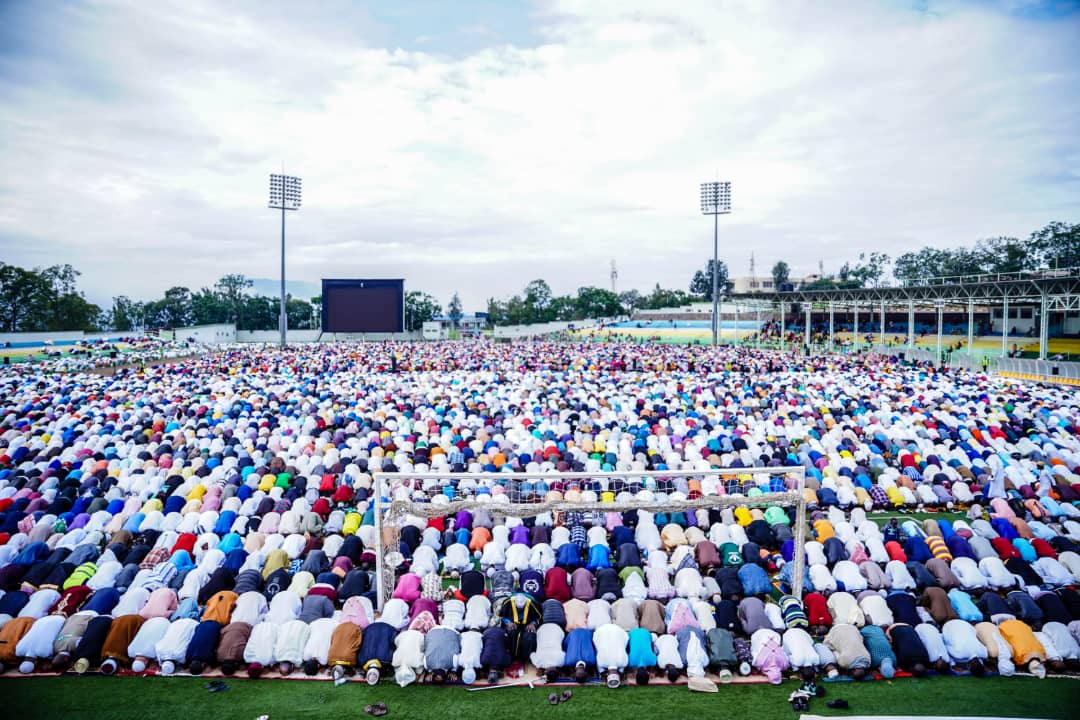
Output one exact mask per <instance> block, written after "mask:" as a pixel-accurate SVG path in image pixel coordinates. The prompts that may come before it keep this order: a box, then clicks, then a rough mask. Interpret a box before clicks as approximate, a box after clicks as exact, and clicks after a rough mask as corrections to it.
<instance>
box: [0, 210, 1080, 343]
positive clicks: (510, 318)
mask: <svg viewBox="0 0 1080 720" xmlns="http://www.w3.org/2000/svg"><path fill="white" fill-rule="evenodd" d="M890 266H891V268H892V273H891V275H892V277H893V278H895V280H896V282H898V283H899V284H902V285H919V284H923V283H926V282H927V281H929V280H930V279H931V278H936V277H946V276H957V275H981V274H993V273H1011V272H1020V271H1026V270H1037V269H1040V268H1043V269H1055V268H1057V269H1066V268H1077V267H1080V224H1069V223H1065V222H1052V223H1049V224H1048V225H1046V226H1045V227H1043V228H1040V229H1039V230H1036V231H1034V232H1032V233H1031V234H1030V235H1029V236H1028V237H1027V238H1026V239H1020V238H1015V237H995V238H987V239H983V240H979V241H978V242H976V243H975V244H974V245H972V246H970V247H959V248H934V247H929V246H927V247H923V248H921V249H919V250H913V251H909V252H905V253H903V254H901V255H899V256H897V257H896V259H895V260H893V259H891V258H890V257H889V255H887V254H885V253H883V252H870V253H859V255H858V256H857V258H852V260H849V261H847V262H845V263H844V264H843V265H842V266H841V267H840V269H839V270H838V271H837V272H835V273H832V274H828V275H825V274H824V273H822V276H821V277H819V278H818V279H817V280H815V281H813V282H811V283H805V284H803V285H802V287H803V288H804V289H829V288H859V287H871V286H877V285H883V284H888V282H889V280H888V278H889V268H890ZM712 272H713V263H712V260H711V259H710V260H708V261H707V262H706V263H705V264H704V267H703V268H702V269H700V270H697V271H695V272H694V274H693V276H692V277H691V278H690V282H689V284H688V288H687V290H681V289H673V290H672V289H666V288H662V287H661V286H660V284H659V283H657V284H656V286H655V287H653V288H652V290H651V291H650V292H648V293H641V292H638V291H637V290H627V291H625V292H621V293H615V292H612V291H611V290H607V289H604V288H599V287H593V286H585V287H580V288H578V289H577V292H576V293H573V294H568V295H555V294H554V293H553V292H552V290H551V286H550V285H549V284H548V283H547V281H546V280H543V279H537V280H533V281H532V282H530V283H529V284H528V285H526V286H525V288H524V290H523V291H522V292H521V293H519V294H517V295H513V296H511V297H509V298H506V299H498V298H494V297H493V298H490V299H489V300H488V303H487V312H488V322H489V323H491V324H495V325H517V324H527V323H540V322H552V321H558V320H561V321H572V320H583V319H586V318H597V317H612V316H616V315H622V314H627V315H629V314H633V312H634V311H635V310H642V309H662V308H675V307H681V306H684V305H687V304H689V303H692V302H707V301H710V300H712ZM790 273H791V269H790V266H789V265H788V264H787V263H786V262H784V261H783V260H781V261H779V262H777V263H776V265H774V266H773V268H772V277H773V281H774V282H775V283H776V286H779V285H781V284H782V283H786V282H788V281H789V278H790ZM717 276H718V280H719V282H718V287H719V289H720V294H721V296H726V295H727V294H728V293H729V292H730V290H731V285H732V284H731V282H730V280H729V271H728V267H727V265H726V264H725V263H724V262H720V263H719V264H718V265H717ZM78 277H79V272H78V271H77V270H75V269H74V268H73V267H72V266H71V265H52V266H49V267H46V268H33V269H30V270H27V269H25V268H21V267H18V266H16V265H10V264H7V263H3V262H0V331H2V332H41V331H59V330H100V329H111V330H118V331H129V330H136V329H145V328H153V327H184V326H190V325H210V324H215V323H235V324H236V326H237V328H238V329H240V330H274V329H276V328H277V323H278V312H279V306H280V301H279V300H278V298H276V297H268V296H263V295H254V294H251V293H250V292H249V291H250V289H251V287H252V282H251V280H249V279H247V278H246V277H244V276H243V275H239V274H230V275H225V276H224V277H222V278H221V279H220V280H218V281H217V282H216V283H215V284H214V285H213V286H212V287H203V288H201V289H199V290H195V291H192V290H191V289H189V288H187V287H182V286H175V287H171V288H169V289H168V290H166V291H165V293H164V294H163V296H162V297H161V298H158V299H156V300H148V301H143V302H140V301H136V300H132V299H131V298H130V297H128V296H126V295H118V296H117V297H114V298H113V303H112V307H110V308H104V309H103V308H100V307H98V306H97V305H95V304H94V303H91V302H89V301H88V300H87V299H86V297H85V296H84V295H83V294H82V293H81V292H80V291H79V290H78V289H77V288H76V282H77V280H78ZM320 304H321V298H318V297H315V298H311V299H310V301H309V300H303V299H300V298H293V297H291V296H290V297H288V298H287V301H286V305H285V312H286V315H287V316H288V320H289V327H290V328H292V329H294V330H305V329H311V328H317V327H318V326H319V320H320V318H319V314H320ZM448 312H449V314H450V316H451V317H452V318H453V319H454V320H455V321H457V320H459V319H460V318H461V317H462V307H461V300H460V298H459V297H458V295H457V293H455V294H454V297H453V298H452V299H451V301H450V305H449V306H448ZM441 314H442V306H441V305H440V304H439V303H438V302H437V301H436V300H435V298H434V297H432V296H431V295H429V294H428V293H425V292H420V291H409V292H407V293H406V295H405V322H406V328H407V329H409V330H419V329H420V328H421V327H423V324H424V323H425V322H426V321H428V320H431V319H433V318H435V317H438V316H440V315H441Z"/></svg>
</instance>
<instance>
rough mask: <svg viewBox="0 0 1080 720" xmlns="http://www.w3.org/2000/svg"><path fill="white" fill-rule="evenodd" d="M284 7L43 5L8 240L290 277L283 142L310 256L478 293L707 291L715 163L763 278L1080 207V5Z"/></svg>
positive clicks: (15, 154)
mask: <svg viewBox="0 0 1080 720" xmlns="http://www.w3.org/2000/svg"><path fill="white" fill-rule="evenodd" d="M258 7H259V6H253V8H252V10H251V11H250V12H242V11H239V10H236V9H234V8H235V6H234V5H232V4H223V5H215V4H210V3H200V2H194V3H193V2H185V3H173V4H165V3H153V4H145V3H136V2H126V3H108V4H105V5H101V6H99V5H93V6H85V7H84V6H75V7H74V8H73V9H71V10H69V11H67V12H57V13H55V14H54V15H52V16H50V17H49V18H46V19H44V20H39V22H44V23H46V29H48V30H53V31H55V33H54V34H52V35H50V38H51V40H52V49H51V51H50V54H42V52H38V53H33V52H31V53H27V54H24V55H21V56H20V55H13V56H11V57H10V58H8V60H9V62H8V63H7V64H6V68H7V70H6V72H4V74H2V75H0V153H2V156H3V157H4V159H5V161H4V165H5V172H4V173H3V174H0V243H2V247H3V255H4V259H5V261H8V262H22V263H25V264H50V263H54V262H72V263H73V264H75V265H76V266H77V267H78V268H80V269H82V270H83V271H84V277H83V283H82V284H83V286H84V287H85V288H86V290H87V291H88V294H89V295H90V296H91V297H92V298H93V299H95V300H98V301H100V302H107V299H108V297H109V296H111V295H113V294H117V293H120V292H126V293H128V294H131V295H134V296H137V297H138V296H142V297H149V296H153V295H157V294H158V293H160V292H161V291H162V290H164V289H165V288H166V287H168V286H169V285H172V284H186V285H189V286H191V287H199V286H202V285H209V284H212V283H213V281H214V280H215V279H216V278H217V277H218V276H220V275H221V274H223V273H225V272H244V273H246V274H248V275H250V276H255V277H272V276H273V275H274V274H275V272H276V268H277V254H276V253H277V247H278V245H277V237H278V235H277V233H278V225H277V224H278V222H279V219H278V217H277V216H276V215H275V213H274V212H273V211H270V210H267V209H265V189H266V185H267V180H266V178H267V174H268V173H270V172H276V171H279V170H280V168H281V166H282V163H284V167H285V169H286V171H287V172H295V173H296V174H299V175H302V176H303V177H304V193H305V199H304V209H303V210H302V211H301V212H300V213H297V214H292V215H290V217H289V220H288V239H289V247H290V250H289V266H290V276H292V277H294V278H295V279H298V280H308V281H317V280H318V278H319V277H322V276H334V277H341V276H348V275H354V276H369V275H386V276H394V277H396V276H404V277H406V279H407V284H408V286H409V287H410V288H416V289H425V290H429V291H430V292H432V293H433V294H435V295H436V296H437V297H439V298H440V299H441V300H442V301H443V302H444V303H445V302H446V301H447V300H448V299H449V296H450V294H451V293H452V292H453V291H454V290H460V291H461V294H462V297H463V299H464V300H465V303H466V306H467V308H469V309H482V305H483V302H484V300H485V298H487V297H488V296H490V295H495V296H505V295H508V294H510V293H513V292H517V291H519V290H520V288H521V287H522V286H523V285H524V284H525V282H527V281H528V280H530V279H532V278H534V277H545V278H546V279H548V280H549V282H551V284H552V286H553V288H554V289H555V290H556V292H572V291H573V290H574V289H575V288H577V287H578V286H579V285H585V284H595V285H600V286H606V285H607V282H608V280H607V272H608V262H609V260H610V258H616V260H617V262H618V265H619V272H620V286H621V287H622V288H628V287H638V288H640V289H645V288H648V287H651V286H652V285H653V284H654V283H655V282H660V283H661V284H663V285H665V286H679V287H683V286H685V285H686V283H687V282H688V280H689V277H690V275H691V274H692V272H693V270H694V269H696V268H697V267H698V266H699V265H701V264H702V263H703V261H704V259H705V258H706V257H707V256H709V255H710V254H711V228H710V225H711V223H709V221H708V220H707V219H706V218H702V217H700V216H699V215H697V184H698V183H699V182H701V181H703V180H708V179H712V178H713V177H715V176H716V175H717V174H719V175H720V176H721V177H723V178H727V179H731V180H732V181H733V182H734V183H735V189H734V198H735V213H734V214H732V215H731V216H729V217H725V218H723V219H722V220H721V242H722V248H723V250H722V256H723V257H724V258H725V259H726V260H727V261H728V263H729V264H730V265H731V266H732V267H733V271H734V272H735V273H737V274H741V273H744V272H745V271H746V267H747V263H748V260H749V255H750V252H751V250H753V251H754V253H755V255H756V257H757V261H758V267H759V268H767V267H769V266H770V265H771V264H772V262H774V261H775V260H777V259H786V260H787V261H788V262H789V263H790V264H791V265H792V267H793V269H794V271H795V272H796V273H797V274H798V273H804V272H810V271H813V270H816V268H817V264H818V260H819V258H820V259H823V260H824V262H825V265H826V268H835V267H837V266H839V265H840V264H841V263H842V262H843V261H844V260H845V259H847V258H848V257H850V256H851V255H853V254H857V252H859V251H862V250H886V251H889V252H892V253H893V254H894V255H895V254H898V253H900V252H903V251H904V250H906V249H908V248H912V247H916V246H921V245H923V244H936V245H958V244H965V243H970V242H973V241H974V240H975V239H977V238H979V237H982V236H987V235H997V234H1017V235H1026V234H1027V233H1028V232H1030V231H1031V230H1033V229H1035V228H1036V227H1039V226H1041V225H1042V224H1044V223H1045V222H1047V221H1050V220H1054V219H1068V220H1073V221H1076V220H1078V219H1080V218H1078V217H1077V215H1078V214H1080V213H1078V212H1077V211H1078V210H1080V207H1078V202H1077V198H1078V197H1080V177H1078V175H1077V168H1078V167H1080V147H1078V146H1080V143H1078V140H1077V138H1078V137H1080V119H1078V118H1080V116H1078V111H1080V92H1078V91H1080V79H1078V68H1080V50H1078V49H1077V48H1080V42H1077V41H1078V40H1080V25H1078V23H1077V21H1076V19H1075V17H1072V16H1069V17H1064V18H1061V19H1058V20H1032V19H1026V18H1025V17H1023V16H1020V15H1017V14H1016V13H1010V12H1002V11H999V10H996V9H986V8H983V7H980V6H969V5H966V4H959V5H957V4H953V5H944V6H936V5H935V6H934V12H931V13H919V12H915V11H913V10H911V9H908V8H905V7H901V6H900V5H898V4H888V3H812V2H783V3H762V2H753V1H749V0H748V1H747V2H741V3H726V4H724V5H718V4H716V3H710V2H702V3H696V4H691V3H683V2H680V3H647V2H609V3H599V2H555V3H551V4H547V5H544V6H542V7H541V8H540V9H539V11H538V12H537V13H536V15H535V16H534V20H535V22H536V23H537V24H538V26H537V28H536V30H537V32H538V35H539V37H541V38H542V43H541V44H539V45H537V46H535V47H519V46H513V45H507V44H503V43H501V42H497V41H496V40H493V41H492V45H491V46H490V47H488V48H485V49H482V50H479V51H476V52H470V53H468V54H464V55H462V56H458V57H454V56H451V55H443V54H439V53H438V52H436V50H437V48H434V47H431V49H430V51H429V50H428V48H429V47H430V46H433V45H434V44H435V41H434V40H431V41H430V42H425V43H422V44H421V43H420V42H419V41H417V43H416V44H417V46H418V47H422V48H424V51H423V52H421V51H415V50H404V49H400V48H382V47H378V44H379V42H380V33H379V31H378V28H377V26H376V24H374V23H373V22H372V21H370V19H368V18H367V17H366V16H365V15H364V14H363V13H355V14H353V15H350V16H348V17H345V16H338V15H336V13H329V12H327V13H324V14H321V15H311V16H310V17H305V18H302V19H301V21H298V24H296V25H290V24H288V23H285V22H283V21H282V19H281V15H280V13H275V12H267V13H260V12H257V9H258ZM308 12H309V13H315V12H316V11H314V10H309V11H308ZM343 12H344V11H343ZM76 21H77V22H76ZM479 26H480V23H462V25H461V27H462V28H464V30H461V31H459V32H469V33H470V34H471V35H474V36H475V35H476V33H475V32H474V30H475V28H476V27H479ZM72 27H73V28H75V29H74V30H72V29H65V28H72ZM484 27H485V28H486V27H487V26H486V25H484ZM413 37H417V34H413ZM43 42H44V40H43ZM12 68H14V70H16V71H20V70H21V71H22V73H21V76H20V75H19V74H18V73H16V75H13V74H12ZM87 78H90V79H91V80H87Z"/></svg>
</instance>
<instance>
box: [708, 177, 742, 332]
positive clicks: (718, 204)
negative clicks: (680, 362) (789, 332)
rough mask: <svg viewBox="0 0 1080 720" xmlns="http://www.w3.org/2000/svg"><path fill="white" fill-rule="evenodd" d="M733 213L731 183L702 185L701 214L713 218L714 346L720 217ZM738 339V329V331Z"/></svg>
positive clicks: (718, 297)
mask: <svg viewBox="0 0 1080 720" xmlns="http://www.w3.org/2000/svg"><path fill="white" fill-rule="evenodd" d="M730 212H731V183H730V182H719V181H717V182H704V183H701V214H702V215H712V216H713V266H712V344H713V347H716V343H717V341H718V339H719V335H720V281H719V277H718V275H717V273H718V271H719V269H720V267H719V266H720V240H719V231H720V224H719V220H718V218H719V216H721V215H727V214H729V213H730ZM735 332H736V337H737V336H738V329H736V331H735Z"/></svg>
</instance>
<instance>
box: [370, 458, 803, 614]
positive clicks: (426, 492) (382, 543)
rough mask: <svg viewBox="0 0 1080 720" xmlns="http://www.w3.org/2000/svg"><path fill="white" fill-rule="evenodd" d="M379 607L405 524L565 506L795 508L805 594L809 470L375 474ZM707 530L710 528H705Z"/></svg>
mask: <svg viewBox="0 0 1080 720" xmlns="http://www.w3.org/2000/svg"><path fill="white" fill-rule="evenodd" d="M372 479H373V481H374V490H375V492H374V495H375V508H374V509H375V525H376V533H375V538H376V540H375V542H376V548H375V557H376V589H377V592H378V608H379V610H381V609H382V606H383V604H384V603H385V602H386V600H388V599H389V598H390V595H391V593H392V592H393V590H394V585H395V582H396V576H397V571H398V569H399V568H400V566H401V565H402V563H403V562H404V556H403V554H402V553H401V552H400V547H401V542H400V541H401V532H402V530H403V529H404V528H406V527H408V526H410V525H411V526H413V527H416V528H417V529H418V530H423V529H424V528H426V527H427V526H428V523H429V521H430V520H431V519H433V518H448V519H452V518H454V517H455V516H456V515H457V513H459V512H461V511H468V512H476V511H481V510H482V511H485V512H486V513H488V514H489V515H490V516H491V518H492V520H493V521H494V523H495V524H502V523H503V522H504V521H505V519H506V518H511V517H512V518H520V519H523V520H524V519H526V518H530V517H533V518H535V517H538V516H549V518H550V520H549V522H553V523H554V524H559V523H561V522H562V520H563V519H564V518H565V514H566V513H599V514H606V513H610V512H616V513H623V512H626V511H629V510H636V511H648V512H651V513H667V514H670V513H694V512H696V511H698V510H706V511H708V510H710V509H714V508H715V509H720V510H723V509H725V508H732V509H734V508H739V507H743V508H748V509H751V508H759V509H760V508H769V507H780V508H794V509H795V518H794V527H793V528H792V533H793V538H792V539H793V540H794V555H793V560H792V562H793V564H794V565H793V568H792V570H793V571H794V572H793V573H792V575H791V576H790V577H791V592H792V594H793V595H795V597H798V598H801V597H802V590H803V579H804V575H805V554H804V545H805V542H806V499H805V493H804V490H805V483H806V473H805V469H804V468H802V467H755V468H720V469H710V470H658V471H636V472H632V471H625V472H622V471H616V472H610V473H596V472H546V473H516V472H515V473H507V472H484V473H437V472H436V473H432V472H425V473H397V472H391V473H386V472H377V473H374V474H373V477H372ZM704 530H706V531H707V530H708V528H704Z"/></svg>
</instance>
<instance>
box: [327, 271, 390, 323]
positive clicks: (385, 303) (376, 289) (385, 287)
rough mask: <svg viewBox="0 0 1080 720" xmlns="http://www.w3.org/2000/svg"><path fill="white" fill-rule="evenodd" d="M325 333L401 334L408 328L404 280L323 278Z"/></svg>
mask: <svg viewBox="0 0 1080 720" xmlns="http://www.w3.org/2000/svg"><path fill="white" fill-rule="evenodd" d="M322 329H323V332H340V333H397V332H403V331H404V329H405V281H404V280H370V279H368V280H325V279H324V280H323V281H322Z"/></svg>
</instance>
